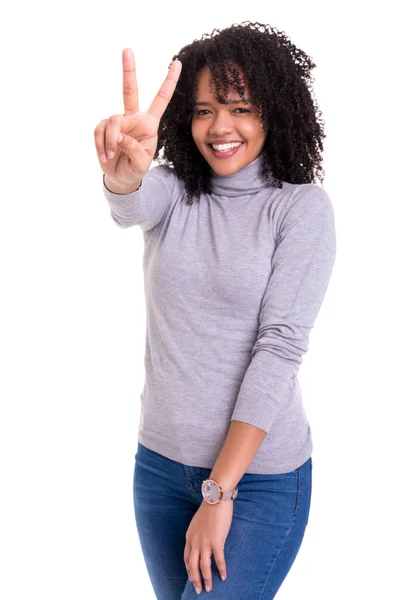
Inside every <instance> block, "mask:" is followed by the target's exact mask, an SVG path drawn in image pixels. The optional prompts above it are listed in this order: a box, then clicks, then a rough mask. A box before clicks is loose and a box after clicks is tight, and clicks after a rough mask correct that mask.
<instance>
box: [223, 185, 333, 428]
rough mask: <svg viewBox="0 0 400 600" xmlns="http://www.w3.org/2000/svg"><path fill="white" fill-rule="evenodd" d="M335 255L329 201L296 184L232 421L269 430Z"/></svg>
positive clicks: (302, 350) (295, 367)
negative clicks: (296, 189) (296, 187)
mask: <svg viewBox="0 0 400 600" xmlns="http://www.w3.org/2000/svg"><path fill="white" fill-rule="evenodd" d="M335 256H336V234H335V220H334V213H333V207H332V203H331V200H330V198H329V196H328V195H327V193H326V192H325V191H324V190H323V189H322V188H320V187H319V186H316V185H313V184H305V185H302V186H299V188H298V191H297V193H296V194H295V196H294V198H293V200H292V202H291V203H290V206H289V207H288V208H287V209H283V210H282V214H281V215H280V216H279V218H278V222H277V235H276V246H275V251H274V253H273V256H272V263H271V271H270V276H269V279H268V283H267V286H266V289H265V292H264V295H263V297H262V301H261V306H260V312H259V329H258V335H257V340H256V342H255V344H254V347H253V350H252V358H251V361H250V364H249V366H248V368H247V370H246V373H245V376H244V378H243V381H242V384H241V387H240V390H239V394H238V397H237V400H236V403H235V407H234V410H233V413H232V416H231V420H232V421H233V420H237V421H243V422H245V423H248V424H250V425H255V426H256V427H259V428H260V429H263V430H264V431H265V432H267V433H268V432H269V431H270V429H271V427H272V426H273V423H274V420H275V418H276V416H277V414H278V412H279V411H280V409H281V407H282V406H283V404H284V403H285V399H286V397H287V395H288V392H289V389H290V385H291V382H292V379H293V378H294V377H296V375H297V373H298V370H299V367H300V364H301V362H302V357H303V355H304V354H305V353H306V352H307V349H308V343H309V334H310V331H311V329H312V328H313V326H314V322H315V319H316V317H317V315H318V312H319V310H320V307H321V305H322V301H323V299H324V296H325V292H326V290H327V287H328V283H329V280H330V276H331V273H332V269H333V265H334V262H335Z"/></svg>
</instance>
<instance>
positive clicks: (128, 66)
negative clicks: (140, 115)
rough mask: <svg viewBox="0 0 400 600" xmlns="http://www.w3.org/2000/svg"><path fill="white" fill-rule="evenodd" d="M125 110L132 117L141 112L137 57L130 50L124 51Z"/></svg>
mask: <svg viewBox="0 0 400 600" xmlns="http://www.w3.org/2000/svg"><path fill="white" fill-rule="evenodd" d="M122 69H123V72H124V74H123V84H122V87H123V94H124V110H125V114H126V115H131V114H133V113H136V112H138V110H139V90H138V84H137V80H136V65H135V57H134V56H133V52H132V50H131V49H130V48H125V49H124V50H123V51H122Z"/></svg>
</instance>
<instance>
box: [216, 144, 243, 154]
mask: <svg viewBox="0 0 400 600" xmlns="http://www.w3.org/2000/svg"><path fill="white" fill-rule="evenodd" d="M241 143H242V142H233V143H230V144H212V147H213V148H214V150H217V151H218V152H227V151H228V150H233V148H238V147H239V146H240V145H241Z"/></svg>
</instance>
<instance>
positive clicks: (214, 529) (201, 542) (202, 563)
mask: <svg viewBox="0 0 400 600" xmlns="http://www.w3.org/2000/svg"><path fill="white" fill-rule="evenodd" d="M232 517H233V500H228V501H225V502H219V503H218V504H207V502H206V501H205V500H203V502H202V504H201V505H200V507H199V509H198V510H197V512H196V514H195V515H194V517H193V519H192V520H191V522H190V525H189V528H188V530H187V532H186V546H185V551H184V554H183V559H184V561H185V565H186V570H187V572H188V576H189V579H190V580H191V581H192V583H193V585H194V587H195V589H196V592H197V593H198V594H200V592H201V590H202V585H201V577H200V571H201V573H202V575H203V578H204V584H205V586H206V590H207V591H210V590H211V588H212V579H211V555H212V554H213V555H214V559H215V562H216V565H217V567H218V570H219V573H220V576H221V579H222V580H224V579H226V575H227V573H226V564H225V556H224V546H225V540H226V538H227V537H228V533H229V530H230V528H231V523H232Z"/></svg>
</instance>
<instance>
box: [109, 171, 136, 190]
mask: <svg viewBox="0 0 400 600" xmlns="http://www.w3.org/2000/svg"><path fill="white" fill-rule="evenodd" d="M103 183H104V185H105V186H106V188H107V189H108V190H109V191H110V192H112V193H113V194H131V193H132V192H136V191H137V190H138V189H139V188H140V186H141V184H142V181H141V180H139V181H138V182H136V183H131V184H121V182H118V181H114V180H113V179H112V178H111V177H109V176H108V175H106V174H104V175H103Z"/></svg>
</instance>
